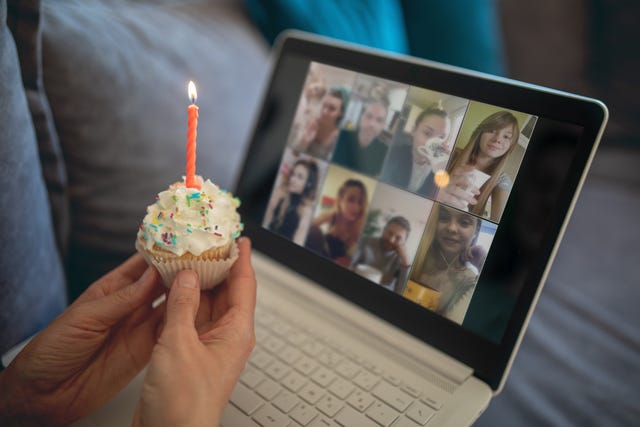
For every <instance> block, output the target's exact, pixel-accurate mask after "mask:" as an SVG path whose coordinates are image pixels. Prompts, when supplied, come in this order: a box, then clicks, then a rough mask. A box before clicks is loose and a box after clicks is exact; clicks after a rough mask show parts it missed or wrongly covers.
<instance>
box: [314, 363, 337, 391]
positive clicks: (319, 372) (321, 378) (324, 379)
mask: <svg viewBox="0 0 640 427" xmlns="http://www.w3.org/2000/svg"><path fill="white" fill-rule="evenodd" d="M336 378H337V377H336V374H334V373H333V372H331V371H330V370H328V369H327V368H325V367H324V366H320V367H319V368H318V369H316V371H315V372H314V373H313V375H311V379H312V380H313V382H315V383H316V384H318V385H320V386H321V387H324V388H326V387H327V386H328V385H329V384H331V383H332V382H333V380H335V379H336Z"/></svg>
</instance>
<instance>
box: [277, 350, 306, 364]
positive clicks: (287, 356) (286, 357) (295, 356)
mask: <svg viewBox="0 0 640 427" xmlns="http://www.w3.org/2000/svg"><path fill="white" fill-rule="evenodd" d="M277 356H278V357H279V358H280V360H282V361H283V362H285V363H287V364H288V365H293V364H294V363H296V362H297V361H298V360H299V359H300V357H302V352H301V351H300V350H298V349H297V348H294V347H290V346H286V347H285V348H283V349H282V350H281V351H280V352H279V353H278V354H277Z"/></svg>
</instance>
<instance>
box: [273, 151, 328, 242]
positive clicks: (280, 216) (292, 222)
mask: <svg viewBox="0 0 640 427" xmlns="http://www.w3.org/2000/svg"><path fill="white" fill-rule="evenodd" d="M317 185H318V166H317V165H316V163H315V162H314V161H313V160H304V159H300V160H297V161H296V162H295V163H294V164H293V167H292V168H291V169H290V170H289V172H288V173H287V174H286V176H285V178H284V179H283V182H282V185H281V187H280V188H278V189H277V190H276V191H274V194H273V196H272V197H271V200H270V202H269V205H268V206H267V212H266V214H265V218H264V222H263V225H264V226H265V227H267V228H269V230H271V231H273V232H274V233H278V234H280V235H282V236H284V237H286V238H287V239H290V240H293V241H294V242H295V243H297V244H299V245H302V244H304V239H305V237H306V235H307V231H308V230H309V223H310V221H311V215H312V206H313V200H314V198H315V194H316V187H317Z"/></svg>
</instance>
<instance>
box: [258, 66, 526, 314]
mask: <svg viewBox="0 0 640 427" xmlns="http://www.w3.org/2000/svg"><path fill="white" fill-rule="evenodd" d="M299 92H300V96H299V100H298V103H297V106H296V109H295V113H294V116H293V117H292V120H291V127H290V130H289V133H288V135H287V144H286V147H285V149H284V151H283V153H282V158H281V161H280V165H279V168H278V170H279V172H278V174H277V177H276V179H275V181H274V183H273V189H272V190H271V193H270V197H269V202H268V205H267V207H266V209H265V213H264V216H263V219H262V226H263V227H265V228H266V229H268V230H270V231H272V232H273V233H276V234H278V235H280V236H282V237H284V238H286V239H289V240H291V241H293V242H294V243H296V244H298V245H300V246H303V247H305V248H306V249H308V250H310V251H312V252H314V253H316V254H318V255H320V256H322V257H325V258H328V259H330V260H332V261H333V262H335V263H336V264H338V265H340V266H342V267H344V268H345V269H348V270H350V271H352V272H353V273H355V274H358V275H360V276H362V277H364V278H366V279H367V280H369V281H370V282H371V283H372V285H378V286H382V287H383V288H385V289H386V290H388V291H389V292H394V293H396V294H398V295H401V296H403V297H404V298H406V299H408V300H410V301H412V302H414V303H416V304H418V305H420V306H422V307H424V308H425V309H427V310H431V311H433V312H434V313H437V314H438V315H441V316H444V317H446V318H447V319H450V320H451V321H453V322H456V323H459V324H463V325H464V321H465V317H466V314H467V312H468V311H469V306H470V305H471V303H472V301H473V299H474V293H475V290H476V286H477V283H478V279H479V278H480V277H481V275H482V269H483V266H484V262H485V259H486V257H487V255H488V254H489V253H490V251H491V243H492V241H493V237H494V235H495V233H496V230H497V229H498V228H499V226H500V218H501V216H502V212H503V211H504V208H505V205H506V203H507V200H508V198H509V194H510V193H511V189H512V188H513V185H514V182H515V181H516V179H517V176H518V170H519V168H520V163H521V161H522V159H523V157H524V156H525V155H526V150H527V146H528V145H529V142H530V140H531V139H532V137H533V138H534V143H535V128H536V121H537V117H536V116H533V115H531V114H527V113H524V112H521V111H514V110H510V109H507V108H504V107H501V106H499V105H490V104H485V103H481V102H477V101H475V100H473V99H468V98H461V97H458V96H453V95H451V94H447V93H442V92H437V91H434V90H432V89H430V88H425V87H419V86H413V85H407V84H405V83H402V82H398V81H392V80H385V79H381V78H379V77H376V76H373V75H369V74H365V73H360V72H357V71H352V70H346V69H344V68H337V67H333V66H329V65H326V64H321V63H318V62H310V63H309V66H308V69H307V72H306V77H305V79H304V84H303V85H302V87H301V88H300V91H299Z"/></svg>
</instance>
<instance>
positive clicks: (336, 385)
mask: <svg viewBox="0 0 640 427" xmlns="http://www.w3.org/2000/svg"><path fill="white" fill-rule="evenodd" d="M354 389H355V386H354V385H353V384H351V383H350V382H348V381H346V380H343V379H342V378H338V379H337V380H335V381H334V382H333V383H331V387H329V391H330V392H331V393H333V394H335V395H336V396H338V397H339V398H340V399H342V400H344V399H346V398H347V397H348V396H349V395H350V394H351V392H352V391H353V390H354Z"/></svg>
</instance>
